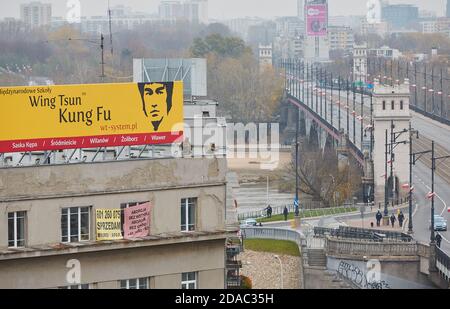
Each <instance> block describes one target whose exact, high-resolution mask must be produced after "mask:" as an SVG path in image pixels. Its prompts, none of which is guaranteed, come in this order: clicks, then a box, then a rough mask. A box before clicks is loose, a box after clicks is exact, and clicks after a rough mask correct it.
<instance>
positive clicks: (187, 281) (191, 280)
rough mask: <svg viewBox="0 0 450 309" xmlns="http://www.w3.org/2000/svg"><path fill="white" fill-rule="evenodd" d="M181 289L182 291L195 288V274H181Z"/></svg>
mask: <svg viewBox="0 0 450 309" xmlns="http://www.w3.org/2000/svg"><path fill="white" fill-rule="evenodd" d="M181 288H182V289H184V290H193V289H196V288H197V273H195V272H190V273H182V274H181Z"/></svg>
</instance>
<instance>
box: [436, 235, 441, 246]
mask: <svg viewBox="0 0 450 309" xmlns="http://www.w3.org/2000/svg"><path fill="white" fill-rule="evenodd" d="M441 241H442V236H441V234H439V233H437V235H436V245H437V246H438V248H440V247H441Z"/></svg>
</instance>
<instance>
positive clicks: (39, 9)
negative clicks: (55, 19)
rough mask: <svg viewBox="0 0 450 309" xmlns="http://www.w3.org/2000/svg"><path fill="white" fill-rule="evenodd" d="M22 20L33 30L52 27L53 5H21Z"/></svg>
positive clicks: (37, 3) (32, 3)
mask: <svg viewBox="0 0 450 309" xmlns="http://www.w3.org/2000/svg"><path fill="white" fill-rule="evenodd" d="M20 19H21V20H22V21H23V22H24V23H25V24H26V25H27V26H28V27H30V28H32V29H34V28H39V27H42V26H47V25H50V24H51V21H52V5H51V4H50V3H41V2H30V3H26V4H21V5H20Z"/></svg>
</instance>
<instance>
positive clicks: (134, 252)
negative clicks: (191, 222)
mask: <svg viewBox="0 0 450 309" xmlns="http://www.w3.org/2000/svg"><path fill="white" fill-rule="evenodd" d="M70 259H77V260H78V261H79V262H80V269H81V283H83V284H91V286H92V287H94V288H110V289H114V288H118V287H119V282H118V280H124V279H134V278H144V277H148V278H150V288H157V289H160V288H174V289H179V288H181V274H182V273H183V272H194V271H195V272H198V279H197V284H198V287H199V288H208V289H223V288H224V268H225V262H224V261H225V256H224V240H214V241H203V242H193V243H187V244H173V245H167V246H157V247H141V248H134V249H122V250H111V251H103V252H91V253H83V254H73V255H65V256H63V255H57V256H49V257H38V258H27V259H18V260H9V261H2V262H1V263H0V274H1V277H0V288H1V289H5V288H54V287H59V286H66V285H69V284H68V283H67V280H66V276H67V273H68V272H69V271H70V268H68V267H66V264H67V261H68V260H70ZM125 266H126V267H125Z"/></svg>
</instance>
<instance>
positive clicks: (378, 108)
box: [280, 59, 450, 255]
mask: <svg viewBox="0 0 450 309" xmlns="http://www.w3.org/2000/svg"><path fill="white" fill-rule="evenodd" d="M366 61H367V59H366ZM280 67H281V68H282V69H283V71H284V74H285V89H286V90H285V98H286V99H285V103H286V104H285V105H284V113H285V118H286V119H287V121H286V131H287V132H288V133H290V134H291V137H292V136H293V135H294V134H297V132H299V134H301V135H302V134H303V135H306V136H307V137H308V138H309V139H310V140H311V139H314V138H316V139H317V140H318V142H319V145H320V146H321V147H322V148H325V147H327V146H330V145H331V146H333V147H336V150H337V151H338V152H339V151H340V149H342V148H344V147H345V148H347V152H348V154H349V155H351V157H352V158H353V159H354V160H355V162H357V164H359V165H360V166H361V168H362V169H363V170H364V177H363V186H364V190H363V192H364V194H363V195H364V196H363V197H362V198H363V199H364V201H375V202H376V204H381V205H386V207H385V209H386V210H387V209H388V207H387V206H388V205H389V204H390V203H391V202H392V201H394V200H399V199H401V198H407V199H409V200H411V202H410V208H409V216H408V228H409V232H410V234H412V235H413V237H414V239H415V240H417V241H421V242H424V243H427V242H431V244H433V245H435V236H436V234H435V233H434V231H431V233H430V225H431V222H433V220H434V215H441V216H443V217H444V218H446V219H448V217H449V212H450V208H449V205H448V204H450V192H449V191H448V186H449V184H450V159H449V160H447V157H448V156H449V155H450V134H449V133H450V126H449V124H450V122H449V119H448V117H449V115H450V113H449V106H450V99H449V98H450V94H446V93H447V92H449V86H450V84H449V81H448V80H441V81H439V79H438V78H437V77H436V76H433V75H432V76H431V78H427V77H426V76H424V78H422V79H421V78H420V77H419V75H421V73H422V72H420V71H419V70H417V68H415V70H413V69H412V68H413V67H411V66H409V64H408V63H406V64H404V67H402V66H401V65H400V63H399V64H397V66H395V68H391V70H390V71H391V74H389V73H388V72H389V69H387V68H386V67H387V66H386V65H384V66H383V65H380V64H379V62H378V63H377V62H376V60H372V64H367V68H368V71H366V72H363V73H364V74H361V72H359V73H360V75H357V74H356V77H357V78H358V77H359V79H353V80H352V79H350V78H347V77H342V76H341V75H339V74H337V73H335V72H333V71H332V68H330V67H329V66H327V65H325V64H311V63H305V62H302V61H298V60H283V61H281V63H280ZM383 67H384V72H383ZM425 74H426V72H425ZM354 77H355V75H354ZM430 79H431V82H430ZM297 120H298V121H297ZM296 126H298V130H296ZM296 131H297V132H296ZM432 144H434V159H432V157H431V155H430V154H431V149H432ZM438 159H442V160H439V161H438ZM432 162H434V165H433V163H432ZM432 167H434V173H432ZM432 175H433V176H432ZM433 177H434V179H432V178H433ZM429 193H434V194H431V195H430V194H429ZM371 194H373V196H370V195H371ZM430 204H431V207H430ZM430 209H431V211H430ZM413 222H414V223H413ZM440 235H441V236H442V237H443V241H442V245H441V249H442V252H444V253H445V254H447V255H449V254H450V233H449V232H447V231H442V232H440Z"/></svg>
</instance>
